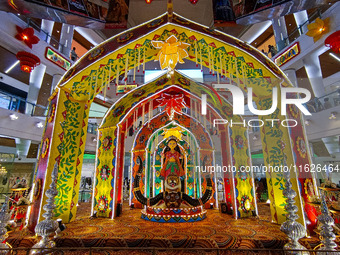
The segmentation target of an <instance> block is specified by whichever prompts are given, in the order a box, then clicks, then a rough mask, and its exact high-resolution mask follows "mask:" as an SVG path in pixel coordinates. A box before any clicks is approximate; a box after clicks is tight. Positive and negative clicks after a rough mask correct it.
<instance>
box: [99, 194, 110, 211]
mask: <svg viewBox="0 0 340 255" xmlns="http://www.w3.org/2000/svg"><path fill="white" fill-rule="evenodd" d="M108 208H109V203H108V200H107V197H106V196H101V197H100V198H99V200H98V211H99V212H101V213H105V212H106V211H107V209H108Z"/></svg>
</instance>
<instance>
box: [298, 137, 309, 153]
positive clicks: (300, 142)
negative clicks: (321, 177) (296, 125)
mask: <svg viewBox="0 0 340 255" xmlns="http://www.w3.org/2000/svg"><path fill="white" fill-rule="evenodd" d="M296 148H297V151H298V152H299V154H300V156H301V157H302V158H305V157H306V156H307V150H306V143H305V141H304V140H303V138H302V137H300V136H298V138H297V139H296Z"/></svg>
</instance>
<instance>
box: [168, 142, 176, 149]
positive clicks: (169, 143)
mask: <svg viewBox="0 0 340 255" xmlns="http://www.w3.org/2000/svg"><path fill="white" fill-rule="evenodd" d="M168 146H169V148H170V149H171V150H173V149H175V148H176V146H177V143H176V142H175V141H174V140H171V141H170V142H168Z"/></svg>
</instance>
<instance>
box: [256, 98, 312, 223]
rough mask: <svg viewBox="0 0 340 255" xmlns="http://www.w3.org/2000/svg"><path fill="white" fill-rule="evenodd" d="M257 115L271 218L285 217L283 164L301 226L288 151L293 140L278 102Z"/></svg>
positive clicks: (263, 105)
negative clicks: (270, 110)
mask: <svg viewBox="0 0 340 255" xmlns="http://www.w3.org/2000/svg"><path fill="white" fill-rule="evenodd" d="M278 93H280V92H278ZM279 101H280V100H279ZM257 104H258V109H269V108H270V107H271V105H272V98H271V97H270V98H261V99H259V101H258V102H257ZM278 105H280V102H278ZM259 118H260V125H261V126H262V127H260V130H261V136H262V149H263V156H264V164H265V169H266V176H267V186H268V197H269V200H270V210H271V215H272V220H273V221H275V222H276V223H279V224H281V223H283V222H284V221H286V216H285V214H286V211H285V209H284V206H285V201H286V199H285V197H284V195H283V193H282V192H283V190H284V186H285V179H284V177H283V167H286V169H288V170H289V171H290V173H291V175H290V176H291V182H292V185H293V187H292V188H293V189H294V190H295V191H296V192H297V196H296V197H295V205H296V206H297V207H298V212H297V214H298V215H299V219H298V221H299V222H300V223H301V224H303V225H304V226H305V220H304V215H303V210H302V200H301V195H300V191H299V188H298V182H297V175H296V173H295V171H294V168H293V166H294V164H295V159H294V158H293V153H292V146H293V144H292V141H291V139H290V134H289V129H288V128H287V127H284V126H283V125H282V124H284V125H286V124H287V123H286V122H285V120H286V116H282V115H281V114H280V106H278V108H277V109H276V110H275V112H274V113H272V114H270V115H269V116H259ZM262 124H263V125H262Z"/></svg>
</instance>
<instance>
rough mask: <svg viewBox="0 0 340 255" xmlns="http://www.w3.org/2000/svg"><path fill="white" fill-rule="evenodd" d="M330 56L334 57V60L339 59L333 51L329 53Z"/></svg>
mask: <svg viewBox="0 0 340 255" xmlns="http://www.w3.org/2000/svg"><path fill="white" fill-rule="evenodd" d="M329 55H330V56H332V57H333V58H335V59H336V60H338V61H340V58H339V57H338V56H336V55H335V54H334V53H332V52H331V53H329Z"/></svg>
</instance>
